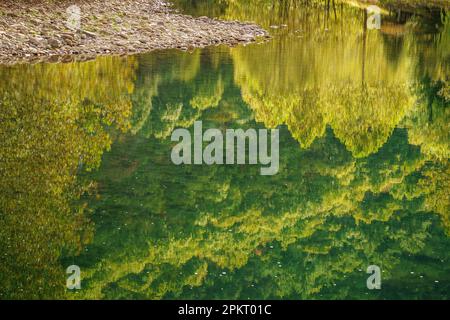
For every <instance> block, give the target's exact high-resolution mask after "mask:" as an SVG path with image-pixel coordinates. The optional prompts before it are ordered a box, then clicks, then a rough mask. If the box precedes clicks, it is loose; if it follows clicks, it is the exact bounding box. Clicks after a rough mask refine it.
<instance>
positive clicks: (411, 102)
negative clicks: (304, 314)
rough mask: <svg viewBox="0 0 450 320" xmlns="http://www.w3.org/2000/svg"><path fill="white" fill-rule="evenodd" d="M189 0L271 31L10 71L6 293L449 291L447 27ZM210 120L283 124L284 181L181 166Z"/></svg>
mask: <svg viewBox="0 0 450 320" xmlns="http://www.w3.org/2000/svg"><path fill="white" fill-rule="evenodd" d="M176 3H177V6H178V8H180V9H181V10H183V11H184V12H188V13H191V14H194V15H208V16H214V17H220V18H224V19H230V20H243V21H255V22H257V23H258V24H260V25H262V26H263V27H265V28H266V29H267V30H270V33H271V35H272V37H273V38H272V39H271V40H270V41H263V40H258V42H257V43H255V44H252V45H248V46H239V47H235V48H228V47H210V48H205V49H202V50H193V51H192V52H180V51H160V52H153V53H149V54H145V55H137V56H131V57H101V58H98V59H96V60H94V61H89V62H80V63H71V64H36V65H16V66H12V67H6V66H0V110H1V113H0V124H1V125H0V136H1V139H0V210H1V211H0V249H1V250H0V255H1V256H0V298H61V299H83V298H88V299H118V298H121V299H137V298H139V299H142V298H145V299H147V298H148V299H175V298H186V299H208V298H209V299H211V298H213V299H223V298H225V299H237V298H239V299H265V298H271V299H406V298H408V299H419V298H436V299H449V298H450V250H449V249H450V238H449V235H450V213H449V194H448V187H449V181H450V167H449V153H450V149H449V143H450V137H449V132H450V130H449V129H450V128H449V108H448V107H449V103H450V87H449V83H450V81H449V80H450V79H449V76H450V19H449V17H446V15H445V13H439V12H437V13H436V12H435V13H431V14H429V15H427V16H412V15H410V14H408V13H403V14H402V16H401V17H396V16H394V15H391V16H390V15H389V13H388V12H385V13H386V15H384V16H383V28H382V29H381V30H367V29H366V28H365V27H364V25H365V23H364V21H365V19H366V17H365V15H364V10H361V9H360V8H356V7H353V6H350V5H344V4H343V5H340V4H339V5H336V6H334V7H330V8H329V9H328V10H327V8H326V7H323V6H322V5H316V6H305V5H301V4H300V3H297V5H294V4H293V3H290V2H289V1H286V2H282V3H285V5H280V4H279V3H278V2H274V3H272V2H271V1H262V0H254V1H220V2H217V3H216V2H215V1H206V0H205V1H187V0H186V1H176ZM196 120H202V121H203V126H204V127H205V128H206V127H209V128H220V129H222V130H225V129H227V128H243V129H247V128H257V129H258V128H276V127H278V128H279V129H280V171H279V173H278V174H277V175H275V176H261V175H260V174H259V168H260V166H259V165H258V166H250V165H240V166H237V165H236V166H220V165H218V166H206V165H197V166H194V165H192V166H175V165H174V164H172V162H171V160H170V153H171V149H172V147H173V145H174V143H173V142H171V141H170V135H171V133H172V131H173V130H174V129H175V128H188V129H190V130H192V128H193V123H194V121H196ZM72 264H74V265H78V266H80V268H81V272H82V282H81V285H82V289H81V290H77V291H75V292H73V291H69V290H66V288H65V285H66V277H67V275H66V273H65V270H66V268H67V267H68V266H70V265H72ZM369 265H378V266H380V268H381V270H382V288H381V290H368V289H367V286H366V280H367V278H368V276H369V275H368V274H367V273H366V269H367V267H368V266H369Z"/></svg>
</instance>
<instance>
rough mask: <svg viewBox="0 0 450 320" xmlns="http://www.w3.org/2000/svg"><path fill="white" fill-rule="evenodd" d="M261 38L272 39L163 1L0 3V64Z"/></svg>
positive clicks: (249, 27)
mask: <svg viewBox="0 0 450 320" xmlns="http://www.w3.org/2000/svg"><path fill="white" fill-rule="evenodd" d="M71 6H72V7H71ZM69 7H70V8H69ZM259 37H263V38H266V37H268V33H267V32H266V31H265V30H263V29H261V28H260V27H259V26H257V25H255V24H253V23H245V22H238V21H222V20H217V19H211V18H208V17H199V18H194V17H191V16H188V15H183V14H179V13H177V12H175V11H174V10H172V9H171V8H170V5H169V4H167V3H165V2H163V1H161V0H71V1H68V0H60V1H55V0H52V1H45V0H42V1H36V0H34V1H26V0H22V1H17V0H2V1H1V2H0V64H11V63H17V62H33V61H52V62H57V61H63V62H65V61H72V60H87V59H92V58H94V57H96V56H98V55H109V54H119V55H125V54H134V53H140V52H146V51H151V50H155V49H169V48H177V49H181V50H191V49H193V48H196V47H205V46H210V45H218V44H227V45H230V46H235V45H237V44H243V43H249V42H253V41H255V40H256V39H257V38H259Z"/></svg>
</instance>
